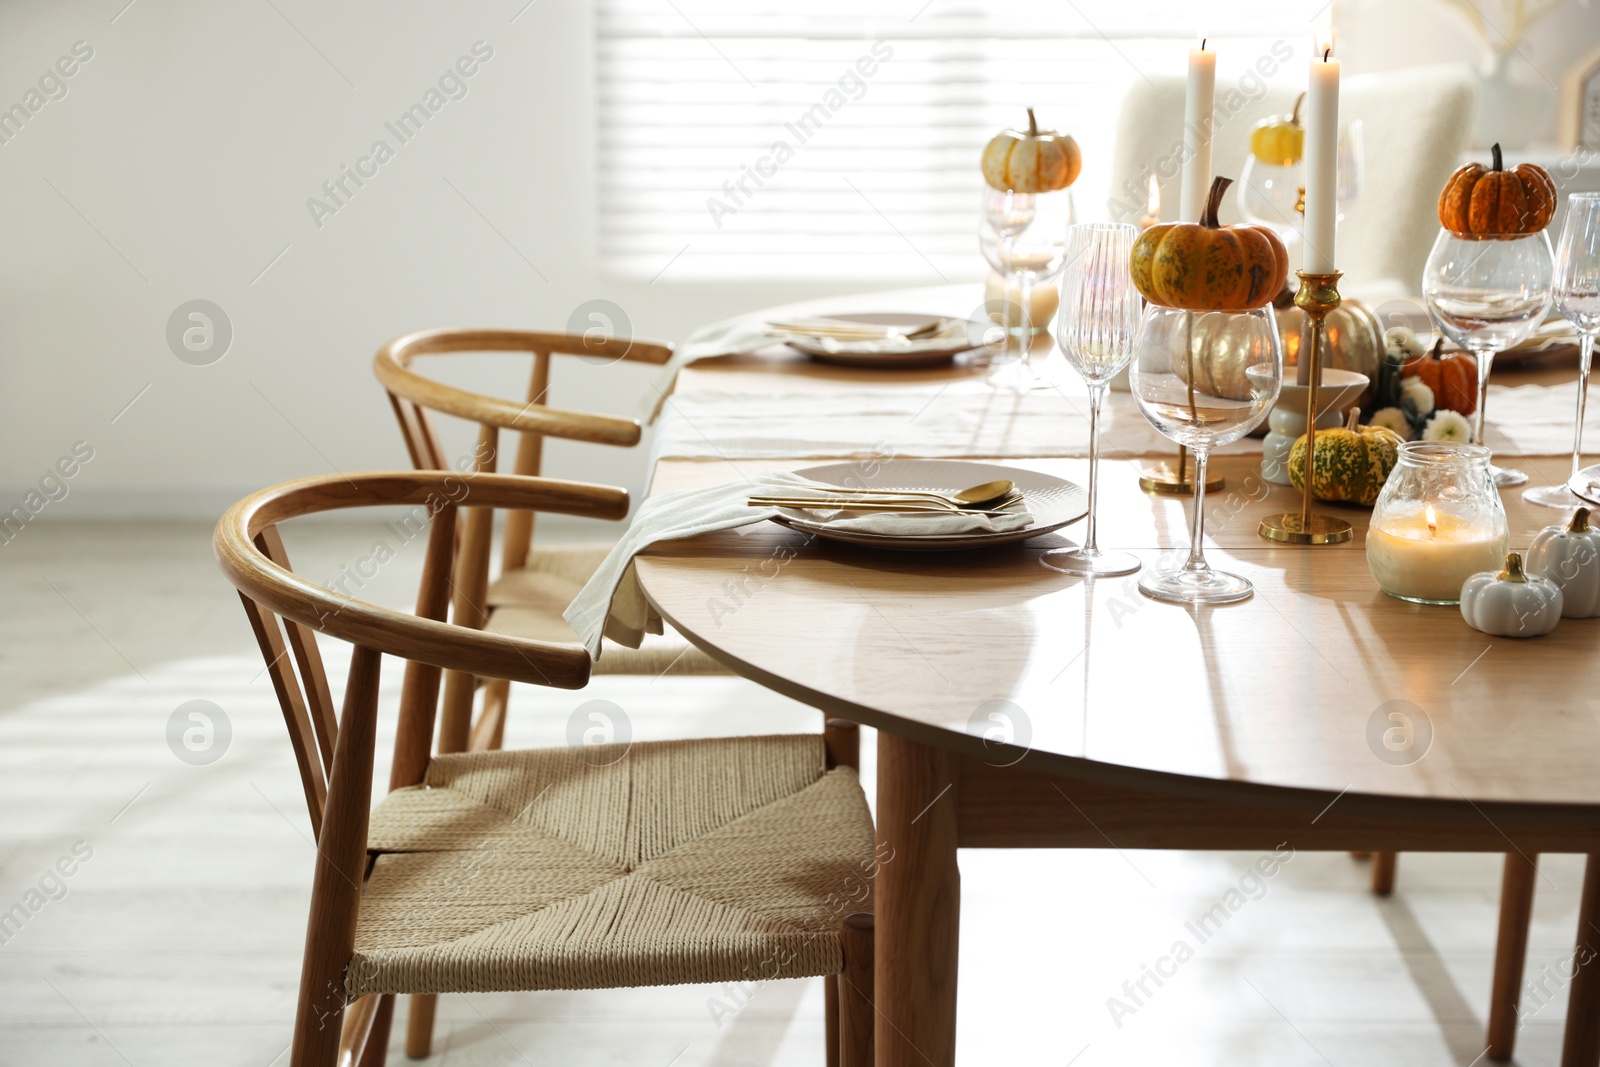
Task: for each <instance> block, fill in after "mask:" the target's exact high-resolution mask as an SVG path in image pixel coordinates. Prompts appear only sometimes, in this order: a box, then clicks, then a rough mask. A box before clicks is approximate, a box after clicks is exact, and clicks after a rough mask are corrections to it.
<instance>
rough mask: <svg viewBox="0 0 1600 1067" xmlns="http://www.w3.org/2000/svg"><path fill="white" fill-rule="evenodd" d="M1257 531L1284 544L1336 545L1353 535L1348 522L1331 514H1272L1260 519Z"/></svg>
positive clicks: (1270, 539)
mask: <svg viewBox="0 0 1600 1067" xmlns="http://www.w3.org/2000/svg"><path fill="white" fill-rule="evenodd" d="M1258 532H1259V533H1260V534H1261V536H1262V537H1265V538H1266V539H1267V540H1268V541H1281V542H1283V543H1284V544H1286V545H1337V544H1343V543H1344V542H1345V541H1348V540H1350V538H1351V536H1353V531H1352V528H1351V526H1350V524H1349V523H1348V522H1345V521H1344V520H1343V519H1337V518H1334V517H1333V516H1332V515H1305V516H1302V515H1299V514H1287V515H1273V516H1270V517H1268V518H1265V519H1262V520H1261V527H1260V530H1259V531H1258Z"/></svg>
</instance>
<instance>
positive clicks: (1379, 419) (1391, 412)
mask: <svg viewBox="0 0 1600 1067" xmlns="http://www.w3.org/2000/svg"><path fill="white" fill-rule="evenodd" d="M1371 423H1372V425H1373V426H1384V427H1387V428H1388V429H1391V430H1393V431H1394V432H1395V433H1397V434H1399V435H1400V439H1401V440H1403V441H1409V440H1410V439H1411V420H1410V419H1408V418H1406V413H1405V412H1403V411H1401V410H1400V409H1399V408H1379V409H1378V410H1377V411H1374V412H1373V413H1372V419H1371Z"/></svg>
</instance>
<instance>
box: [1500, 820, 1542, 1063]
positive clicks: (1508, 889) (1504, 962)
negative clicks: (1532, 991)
mask: <svg viewBox="0 0 1600 1067" xmlns="http://www.w3.org/2000/svg"><path fill="white" fill-rule="evenodd" d="M1537 863H1538V857H1537V856H1527V857H1525V856H1523V854H1522V853H1520V852H1507V853H1506V867H1505V875H1504V876H1503V877H1502V878H1501V880H1500V932H1499V936H1497V937H1496V938H1495V947H1494V985H1493V987H1492V988H1491V989H1490V991H1489V1058H1490V1059H1491V1060H1509V1059H1510V1058H1511V1055H1512V1053H1513V1052H1514V1051H1515V1049H1516V1044H1517V1006H1518V1004H1519V1003H1520V1002H1521V999H1522V965H1523V963H1524V962H1525V961H1526V960H1527V958H1528V924H1529V923H1530V922H1532V921H1533V882H1534V878H1535V876H1536V875H1537V874H1538V867H1537Z"/></svg>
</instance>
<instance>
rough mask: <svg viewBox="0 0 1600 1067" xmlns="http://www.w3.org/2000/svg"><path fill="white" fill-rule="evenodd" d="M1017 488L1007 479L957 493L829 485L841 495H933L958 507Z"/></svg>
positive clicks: (999, 495) (979, 501)
mask: <svg viewBox="0 0 1600 1067" xmlns="http://www.w3.org/2000/svg"><path fill="white" fill-rule="evenodd" d="M1015 488H1016V484H1015V483H1013V482H1008V481H1005V480H1003V479H1002V480H1000V481H994V482H984V483H982V484H981V485H974V486H972V487H971V488H968V489H962V490H961V491H959V492H955V493H937V492H934V491H933V490H931V489H857V488H852V487H848V486H838V487H834V486H829V487H828V491H829V492H830V493H837V494H839V495H858V496H866V497H871V496H892V497H931V498H933V499H935V500H943V501H947V502H949V503H951V504H954V505H956V506H957V507H962V508H971V507H977V506H978V505H979V504H988V503H991V502H993V501H996V500H999V499H1001V498H1002V497H1006V496H1009V495H1010V494H1011V491H1012V490H1013V489H1015Z"/></svg>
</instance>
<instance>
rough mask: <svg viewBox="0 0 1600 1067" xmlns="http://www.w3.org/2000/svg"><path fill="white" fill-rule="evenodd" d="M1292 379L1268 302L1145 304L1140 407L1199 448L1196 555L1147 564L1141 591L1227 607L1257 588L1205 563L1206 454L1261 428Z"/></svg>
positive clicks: (1138, 364)
mask: <svg viewBox="0 0 1600 1067" xmlns="http://www.w3.org/2000/svg"><path fill="white" fill-rule="evenodd" d="M1282 381H1283V345H1282V341H1281V340H1280V338H1279V336H1278V324H1277V321H1276V320H1275V318H1274V317H1273V314H1272V306H1271V305H1270V304H1269V305H1267V306H1266V307H1263V308H1257V309H1255V310H1253V311H1181V310H1178V309H1177V308H1168V307H1158V306H1156V305H1153V304H1152V305H1150V306H1149V307H1147V308H1146V309H1145V313H1144V321H1143V322H1142V323H1141V324H1140V326H1139V337H1138V340H1137V341H1136V342H1135V343H1134V354H1133V362H1132V363H1130V364H1129V369H1128V384H1129V386H1130V387H1131V388H1132V390H1133V396H1134V399H1135V400H1137V401H1138V404H1139V410H1140V411H1142V412H1144V417H1145V418H1146V419H1149V420H1150V423H1151V425H1153V426H1154V427H1155V428H1156V429H1157V430H1159V431H1160V432H1161V434H1162V435H1163V436H1165V437H1167V438H1170V439H1171V440H1173V441H1176V442H1177V443H1178V444H1180V445H1186V446H1188V448H1189V451H1191V452H1193V453H1194V518H1193V520H1192V521H1191V523H1190V539H1189V553H1188V556H1187V557H1184V556H1182V555H1181V554H1180V555H1176V556H1169V557H1167V558H1166V559H1164V560H1162V561H1161V563H1160V564H1158V565H1156V566H1154V567H1147V568H1146V569H1145V572H1144V574H1143V576H1141V577H1140V579H1139V589H1140V590H1141V591H1142V592H1144V593H1145V594H1147V595H1149V596H1152V597H1155V598H1157V599H1159V600H1174V601H1178V602H1180V603H1188V604H1225V603H1228V602H1229V601H1233V600H1243V599H1244V598H1245V597H1247V596H1249V595H1250V593H1251V589H1252V586H1251V585H1250V582H1249V580H1248V579H1246V578H1242V577H1240V576H1239V575H1237V574H1226V573H1223V572H1222V571H1214V570H1212V569H1211V566H1210V564H1208V563H1207V562H1206V557H1205V549H1204V540H1205V494H1206V459H1207V457H1208V456H1209V454H1210V452H1211V450H1212V449H1213V448H1216V447H1218V446H1221V445H1225V444H1230V443H1231V442H1234V441H1237V440H1238V439H1239V438H1241V437H1243V436H1244V435H1245V434H1247V433H1249V432H1250V431H1251V430H1253V429H1255V428H1256V427H1257V426H1258V425H1260V423H1261V420H1262V419H1265V418H1266V417H1267V412H1268V411H1269V410H1271V408H1272V405H1273V403H1274V401H1276V400H1277V398H1278V386H1279V385H1280V384H1281V383H1282Z"/></svg>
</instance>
